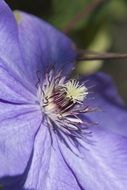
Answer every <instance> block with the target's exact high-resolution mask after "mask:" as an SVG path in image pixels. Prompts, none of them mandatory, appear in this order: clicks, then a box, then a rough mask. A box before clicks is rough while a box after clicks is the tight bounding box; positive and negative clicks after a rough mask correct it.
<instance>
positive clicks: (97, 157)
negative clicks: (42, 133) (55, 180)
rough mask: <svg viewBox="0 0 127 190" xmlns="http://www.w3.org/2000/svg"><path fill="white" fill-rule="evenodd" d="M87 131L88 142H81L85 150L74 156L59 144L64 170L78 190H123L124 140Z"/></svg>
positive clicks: (126, 143) (125, 173)
mask: <svg viewBox="0 0 127 190" xmlns="http://www.w3.org/2000/svg"><path fill="white" fill-rule="evenodd" d="M90 131H91V132H92V135H91V137H89V143H87V142H83V141H82V142H81V143H82V145H83V146H84V147H85V148H84V149H83V148H82V149H81V150H80V152H79V154H78V156H77V155H75V154H74V153H73V152H72V151H70V150H69V149H68V148H67V147H66V146H65V145H64V144H62V143H61V142H59V145H60V150H61V153H62V155H63V157H64V159H65V160H66V163H67V165H68V167H69V168H70V170H71V171H72V173H73V174H74V175H75V177H76V179H77V181H78V183H79V184H80V186H81V189H86V190H93V189H99V190H102V189H108V190H113V189H118V190H123V189H124V188H125V187H127V169H126V168H127V139H126V138H125V137H122V136H119V135H115V134H113V133H108V132H107V131H104V130H102V129H101V128H99V127H98V128H97V127H95V128H94V127H93V128H92V127H91V129H90ZM66 180H67V177H66ZM70 183H72V182H70Z"/></svg>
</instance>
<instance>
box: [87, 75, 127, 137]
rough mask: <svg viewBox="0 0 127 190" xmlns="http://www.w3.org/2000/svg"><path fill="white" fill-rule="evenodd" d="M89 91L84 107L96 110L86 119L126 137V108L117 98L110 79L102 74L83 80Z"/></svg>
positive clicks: (119, 98)
mask: <svg viewBox="0 0 127 190" xmlns="http://www.w3.org/2000/svg"><path fill="white" fill-rule="evenodd" d="M85 80H86V81H88V82H86V85H87V87H88V89H89V95H88V98H87V99H86V101H85V105H89V106H90V107H91V108H97V109H98V111H94V112H92V113H88V114H86V115H87V117H88V118H87V119H89V120H90V121H92V122H95V123H97V124H98V125H99V126H100V127H102V128H105V129H107V130H110V131H113V132H116V133H118V134H122V135H124V136H127V107H126V105H125V104H124V102H123V100H122V98H121V97H120V96H119V94H118V91H117V89H116V87H115V85H114V84H113V82H112V79H111V78H110V77H109V76H107V75H106V74H104V73H98V74H94V75H92V76H90V77H88V78H87V79H85Z"/></svg>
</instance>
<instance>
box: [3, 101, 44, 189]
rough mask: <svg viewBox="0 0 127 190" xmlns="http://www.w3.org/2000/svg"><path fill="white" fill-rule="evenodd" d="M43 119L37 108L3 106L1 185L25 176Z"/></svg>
mask: <svg viewBox="0 0 127 190" xmlns="http://www.w3.org/2000/svg"><path fill="white" fill-rule="evenodd" d="M41 120H42V115H41V112H40V110H39V109H38V107H37V106H36V107H35V106H32V105H31V106H29V107H28V106H25V105H10V104H5V103H1V104H0V184H3V183H5V184H6V185H7V184H8V183H12V182H15V183H16V181H15V178H12V177H16V176H19V175H21V174H23V173H24V171H25V169H26V166H27V164H28V160H29V159H30V155H31V153H32V149H33V143H34V138H35V135H36V132H37V130H38V128H39V126H40V123H41ZM9 177H10V178H9ZM11 178H12V179H13V180H14V181H13V180H11ZM6 179H8V180H6Z"/></svg>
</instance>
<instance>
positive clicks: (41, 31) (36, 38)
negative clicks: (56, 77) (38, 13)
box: [15, 11, 76, 81]
mask: <svg viewBox="0 0 127 190" xmlns="http://www.w3.org/2000/svg"><path fill="white" fill-rule="evenodd" d="M15 14H16V15H18V17H19V21H18V29H19V40H20V41H19V43H20V48H21V52H22V57H23V59H24V63H25V70H26V72H27V75H29V77H30V79H31V80H32V81H35V80H37V72H38V71H39V72H41V73H44V72H45V71H46V70H48V69H47V67H48V66H50V65H55V66H56V67H57V68H58V69H62V70H66V71H69V69H72V63H73V62H74V60H75V56H76V52H75V47H74V44H73V43H72V41H71V40H70V39H69V38H68V37H66V36H65V35H64V34H63V33H61V32H59V31H58V30H56V29H55V28H53V27H52V26H51V25H49V24H48V23H46V22H44V21H42V20H40V19H39V18H36V17H34V16H32V15H29V14H26V13H23V12H19V11H16V13H15Z"/></svg>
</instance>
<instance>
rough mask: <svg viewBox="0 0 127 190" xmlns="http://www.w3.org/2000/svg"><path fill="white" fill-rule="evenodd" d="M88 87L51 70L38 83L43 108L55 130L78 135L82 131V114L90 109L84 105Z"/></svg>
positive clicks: (50, 126) (49, 124) (49, 123)
mask: <svg viewBox="0 0 127 190" xmlns="http://www.w3.org/2000/svg"><path fill="white" fill-rule="evenodd" d="M87 95H88V89H87V87H86V86H85V85H84V84H81V83H80V82H79V81H78V80H76V79H70V80H66V77H64V76H61V72H58V73H54V72H53V70H51V71H50V72H49V73H47V74H46V75H45V80H44V81H43V83H42V84H39V85H38V97H39V102H40V106H41V110H42V112H43V114H44V115H45V119H46V121H47V123H48V126H49V128H50V130H51V129H54V130H55V131H59V132H64V133H65V134H68V135H72V136H73V135H74V136H75V135H76V134H78V133H79V132H81V131H82V127H81V126H82V124H83V121H82V119H81V118H80V116H81V114H84V113H86V112H88V111H89V109H88V107H87V106H84V102H85V99H86V97H87Z"/></svg>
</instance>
